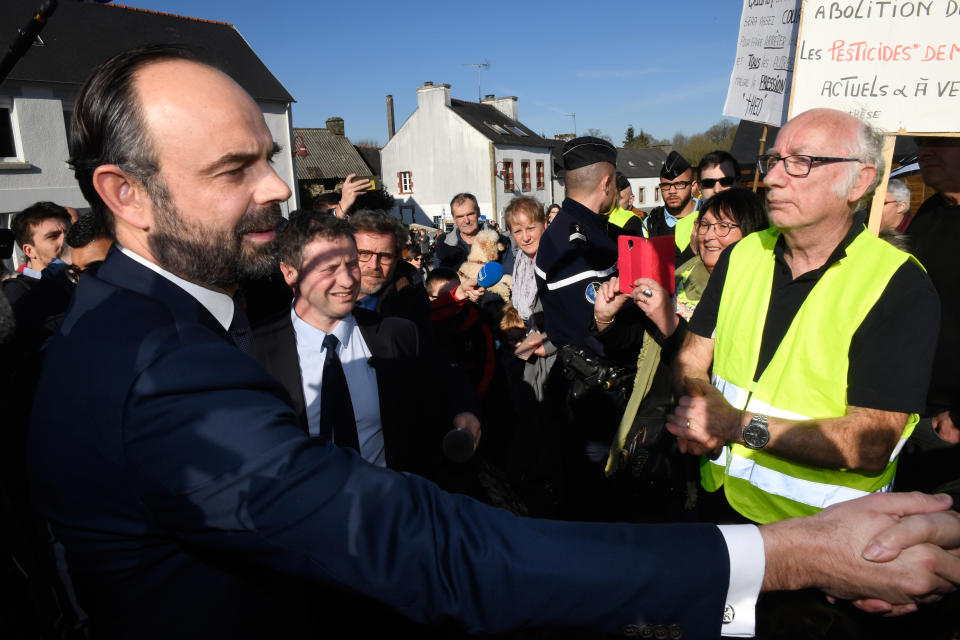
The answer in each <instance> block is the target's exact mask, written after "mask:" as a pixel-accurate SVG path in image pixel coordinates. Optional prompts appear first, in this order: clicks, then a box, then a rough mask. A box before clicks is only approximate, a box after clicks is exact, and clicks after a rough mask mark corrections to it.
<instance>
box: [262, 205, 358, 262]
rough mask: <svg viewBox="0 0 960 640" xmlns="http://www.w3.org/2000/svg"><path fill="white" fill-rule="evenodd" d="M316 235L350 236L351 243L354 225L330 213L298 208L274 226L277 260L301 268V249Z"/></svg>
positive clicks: (314, 238)
mask: <svg viewBox="0 0 960 640" xmlns="http://www.w3.org/2000/svg"><path fill="white" fill-rule="evenodd" d="M317 238H323V239H325V240H336V239H337V238H350V241H351V242H354V240H353V225H351V224H350V223H349V222H347V221H346V220H342V219H340V218H338V217H337V216H335V215H333V214H330V213H323V212H319V211H310V210H307V209H297V210H296V211H294V212H293V213H291V214H290V219H289V220H287V221H286V222H284V223H283V224H281V225H280V226H278V227H277V251H278V252H279V254H280V260H281V261H282V262H283V263H284V264H288V265H290V266H291V267H293V268H294V269H296V270H297V271H299V270H300V269H302V268H303V248H304V247H305V246H307V245H308V244H309V243H310V242H312V241H313V240H316V239H317Z"/></svg>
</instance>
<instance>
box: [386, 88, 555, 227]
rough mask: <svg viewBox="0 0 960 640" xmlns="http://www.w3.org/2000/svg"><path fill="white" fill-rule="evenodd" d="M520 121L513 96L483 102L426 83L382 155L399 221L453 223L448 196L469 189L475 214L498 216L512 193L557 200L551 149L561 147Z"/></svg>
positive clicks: (490, 98)
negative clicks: (476, 205) (474, 200)
mask: <svg viewBox="0 0 960 640" xmlns="http://www.w3.org/2000/svg"><path fill="white" fill-rule="evenodd" d="M561 144H562V143H561V142H559V141H556V140H548V139H546V138H543V137H541V136H539V135H538V134H536V133H534V132H533V131H532V130H531V129H529V128H528V127H526V126H524V125H523V124H522V123H521V122H520V121H519V120H518V117H517V98H516V97H514V96H507V97H501V98H496V97H494V96H492V95H490V96H487V97H485V98H484V99H483V100H482V101H481V102H479V103H477V102H467V101H464V100H458V99H456V98H451V97H450V85H448V84H433V83H432V82H427V83H425V84H424V85H423V86H422V87H419V88H418V89H417V108H416V110H415V111H414V112H413V113H412V114H411V115H410V117H409V118H408V119H407V121H406V122H404V123H403V125H402V126H401V127H400V129H399V130H398V131H397V132H396V135H394V136H393V137H392V138H391V139H390V141H389V142H387V144H386V146H385V147H384V148H383V149H382V150H381V152H380V163H381V171H382V172H383V180H384V185H385V187H386V188H387V190H388V191H389V193H390V194H391V195H392V196H393V197H394V198H396V201H397V203H396V207H397V209H396V211H395V213H396V214H397V215H399V216H400V218H401V220H403V221H404V222H407V223H410V222H418V223H421V224H434V225H437V226H440V225H442V224H443V223H449V222H451V221H452V218H451V214H450V199H451V198H452V197H453V196H454V195H455V194H457V193H460V192H464V191H466V192H469V193H472V194H474V195H475V196H476V197H477V201H478V202H479V204H480V213H481V215H483V216H485V217H487V218H491V219H496V220H498V221H500V222H502V220H503V210H504V208H505V207H506V206H507V203H509V202H510V200H511V199H512V198H513V197H514V196H517V195H529V196H533V197H534V198H536V199H537V200H539V201H540V202H542V203H543V204H544V205H549V204H550V203H551V202H554V201H556V199H557V198H559V197H560V196H561V195H562V194H556V193H555V191H556V183H555V181H554V179H553V177H554V176H553V173H554V167H553V161H552V159H551V155H550V152H551V150H552V149H553V148H554V147H556V146H559V145H561Z"/></svg>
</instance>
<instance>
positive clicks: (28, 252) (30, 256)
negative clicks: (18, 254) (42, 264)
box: [20, 242, 37, 263]
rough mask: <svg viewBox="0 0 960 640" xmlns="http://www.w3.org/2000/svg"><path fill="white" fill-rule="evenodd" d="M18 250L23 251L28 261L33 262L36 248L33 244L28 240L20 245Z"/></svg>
mask: <svg viewBox="0 0 960 640" xmlns="http://www.w3.org/2000/svg"><path fill="white" fill-rule="evenodd" d="M20 250H21V251H23V255H25V256H26V257H27V261H28V262H31V263H32V262H33V260H35V259H36V257H37V250H36V249H34V247H33V245H32V244H30V243H29V242H28V243H27V244H25V245H23V246H21V247H20Z"/></svg>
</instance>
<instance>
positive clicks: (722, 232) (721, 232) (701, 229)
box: [697, 218, 740, 238]
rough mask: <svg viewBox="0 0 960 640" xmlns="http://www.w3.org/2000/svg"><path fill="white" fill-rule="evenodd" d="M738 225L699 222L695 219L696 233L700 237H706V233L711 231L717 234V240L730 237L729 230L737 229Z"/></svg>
mask: <svg viewBox="0 0 960 640" xmlns="http://www.w3.org/2000/svg"><path fill="white" fill-rule="evenodd" d="M739 228H740V225H738V224H734V223H732V222H701V221H700V219H699V218H697V233H698V234H700V235H701V236H703V235H706V234H707V231H709V230H710V229H713V232H714V233H715V234H717V237H718V238H726V237H727V236H728V235H730V230H731V229H739Z"/></svg>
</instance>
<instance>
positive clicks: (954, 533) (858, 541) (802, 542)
mask: <svg viewBox="0 0 960 640" xmlns="http://www.w3.org/2000/svg"><path fill="white" fill-rule="evenodd" d="M952 503H953V500H952V498H950V496H948V495H944V494H939V495H927V494H923V493H875V494H872V495H869V496H866V497H863V498H859V499H857V500H852V501H850V502H844V503H841V504H837V505H834V506H832V507H829V508H827V509H824V510H823V511H821V512H820V513H819V514H817V515H815V516H810V517H808V518H795V519H792V520H784V521H781V522H777V523H773V524H769V525H764V526H762V527H760V533H761V535H762V536H763V541H764V549H765V552H766V558H767V567H766V573H765V575H764V581H763V589H764V590H765V591H776V590H783V589H800V588H806V587H816V588H819V589H821V590H822V591H824V592H825V593H826V594H827V595H828V596H830V597H831V598H840V599H845V600H853V602H854V604H855V605H856V606H858V607H859V608H861V609H863V610H865V611H869V612H873V613H883V614H885V615H900V614H904V613H909V612H911V611H914V610H916V608H917V605H918V604H925V603H929V602H934V601H936V600H939V599H940V598H941V597H942V596H943V595H944V594H946V593H949V592H951V591H953V590H955V589H956V587H957V585H958V584H960V513H957V512H956V511H952V510H949V509H950V507H951V505H952Z"/></svg>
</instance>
